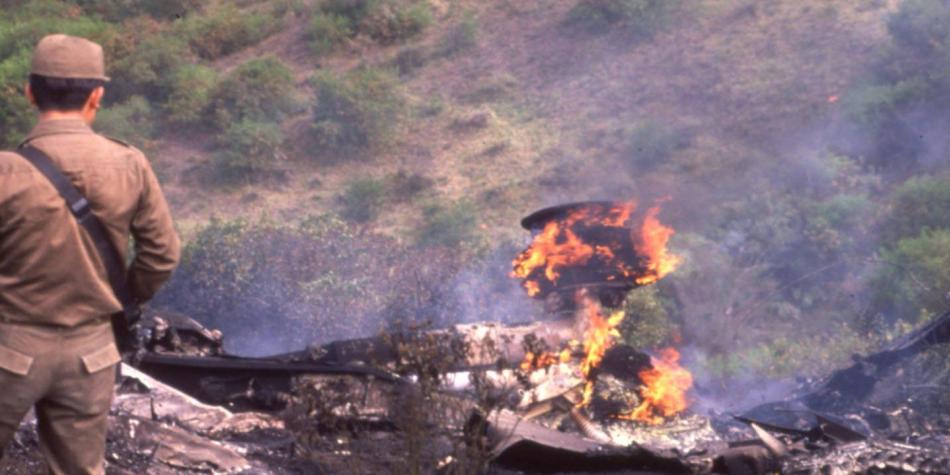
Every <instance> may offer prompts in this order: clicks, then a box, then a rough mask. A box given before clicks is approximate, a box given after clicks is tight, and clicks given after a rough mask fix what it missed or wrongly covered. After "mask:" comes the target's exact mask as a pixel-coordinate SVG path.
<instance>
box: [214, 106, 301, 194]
mask: <svg viewBox="0 0 950 475" xmlns="http://www.w3.org/2000/svg"><path fill="white" fill-rule="evenodd" d="M217 140H218V145H219V146H220V151H219V152H218V154H217V156H216V157H215V158H216V164H217V169H218V173H219V174H220V177H221V178H222V179H223V180H224V181H226V182H234V181H244V182H253V181H258V180H262V179H264V178H267V177H269V176H271V175H272V172H274V171H275V169H276V165H277V163H278V162H280V161H282V160H285V159H286V156H285V155H284V152H283V145H284V134H283V132H281V130H280V126H278V125H276V124H274V123H273V122H259V121H255V120H252V119H243V120H241V121H240V122H235V123H233V124H231V125H229V126H228V128H227V129H225V130H224V131H223V132H222V133H221V134H220V135H219V136H218V138H217Z"/></svg>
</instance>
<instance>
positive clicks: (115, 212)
mask: <svg viewBox="0 0 950 475" xmlns="http://www.w3.org/2000/svg"><path fill="white" fill-rule="evenodd" d="M25 143H29V144H30V145H32V146H34V147H36V148H37V149H39V150H41V151H42V152H44V153H46V154H47V155H49V157H50V159H52V161H53V162H54V163H55V164H56V165H57V166H58V167H59V169H60V170H61V171H62V172H63V174H65V175H66V176H67V177H69V178H70V180H71V181H72V183H73V184H74V185H75V186H76V187H77V188H78V189H79V191H80V192H81V193H82V194H83V195H84V196H85V197H86V199H87V200H88V201H89V202H90V205H91V208H92V212H93V213H94V214H95V215H96V216H97V217H98V218H99V220H100V221H101V222H102V224H103V226H104V227H105V228H106V231H107V233H108V235H109V238H110V239H111V240H112V242H113V244H114V245H115V246H116V248H117V249H118V250H119V252H120V254H122V255H123V258H124V259H125V261H126V262H129V257H130V255H131V256H132V258H131V262H130V267H129V272H128V281H129V286H130V288H131V291H132V294H133V295H134V297H135V298H136V299H138V300H142V301H145V300H148V299H149V298H151V297H152V296H153V295H154V293H155V292H156V291H157V290H158V288H159V287H160V286H161V285H162V284H163V283H164V282H165V281H166V280H167V279H168V278H169V277H170V276H171V273H172V270H173V269H174V268H175V266H176V264H177V262H178V258H179V254H180V250H181V245H180V242H179V239H178V235H177V234H176V232H175V230H174V227H173V225H172V218H171V214H170V213H169V210H168V204H167V203H166V202H165V198H164V196H163V195H162V192H161V190H160V189H159V185H158V180H157V179H156V178H155V174H154V172H153V171H152V168H151V166H150V165H149V162H148V160H147V159H146V158H145V155H143V154H142V152H140V151H139V150H137V149H136V148H134V147H131V146H129V145H126V144H123V143H120V142H117V141H114V140H111V139H108V138H106V137H103V136H101V135H98V134H96V133H95V132H93V131H92V129H91V128H90V127H89V126H87V125H86V124H85V123H84V122H83V121H82V120H79V119H75V120H73V119H66V120H45V121H40V122H39V123H38V124H37V125H36V127H35V128H34V129H33V130H32V131H31V132H30V133H29V135H27V138H26V140H25ZM130 233H131V236H132V237H134V246H133V247H134V253H130V250H131V249H130V245H129V237H130ZM119 310H121V305H120V304H119V302H118V300H117V299H116V297H115V295H113V292H112V289H111V288H110V286H109V282H108V280H107V278H106V270H105V267H104V266H103V264H102V261H101V260H100V259H99V255H98V253H97V251H96V249H95V245H94V243H93V242H92V240H91V239H90V238H89V236H88V235H87V234H86V232H85V230H83V229H82V227H81V226H79V224H78V223H77V222H76V220H75V218H74V217H73V216H72V215H71V214H70V212H69V210H68V209H67V206H66V204H65V202H64V200H63V198H62V197H61V196H60V195H59V193H58V192H57V191H56V188H55V187H53V185H52V184H50V183H49V181H48V180H47V179H46V177H45V176H43V174H42V173H40V172H39V171H38V170H36V169H35V168H34V167H33V165H31V164H30V163H29V162H27V161H26V160H25V159H23V158H22V157H20V156H19V155H17V154H14V153H10V152H0V321H6V322H16V323H34V324H44V325H54V326H65V327H74V326H77V325H81V324H84V323H87V322H90V321H93V320H96V319H101V318H103V317H105V316H107V315H109V314H112V313H115V312H117V311H119Z"/></svg>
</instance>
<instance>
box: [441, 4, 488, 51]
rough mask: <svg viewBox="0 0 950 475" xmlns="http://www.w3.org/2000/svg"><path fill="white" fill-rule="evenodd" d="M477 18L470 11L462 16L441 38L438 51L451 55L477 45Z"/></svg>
mask: <svg viewBox="0 0 950 475" xmlns="http://www.w3.org/2000/svg"><path fill="white" fill-rule="evenodd" d="M478 30H479V27H478V18H477V17H476V16H475V15H474V14H472V13H471V12H468V13H466V14H465V15H464V16H463V17H462V21H460V22H459V23H458V25H456V26H455V27H454V28H452V29H451V30H449V32H448V34H446V35H445V37H443V38H442V43H441V46H440V48H439V53H440V54H442V55H443V56H452V55H455V54H457V53H460V52H462V51H465V50H467V49H469V48H473V47H475V46H476V45H478Z"/></svg>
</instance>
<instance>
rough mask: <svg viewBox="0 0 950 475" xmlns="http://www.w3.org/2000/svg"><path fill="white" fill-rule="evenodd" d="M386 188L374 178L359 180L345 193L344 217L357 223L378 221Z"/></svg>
mask: <svg viewBox="0 0 950 475" xmlns="http://www.w3.org/2000/svg"><path fill="white" fill-rule="evenodd" d="M385 194H386V186H385V184H384V183H383V182H382V181H381V180H377V179H374V178H357V179H355V180H352V181H350V182H349V183H348V184H347V185H346V190H345V191H344V192H343V196H342V201H343V213H342V215H343V217H344V218H347V219H349V220H351V221H355V222H357V223H365V222H367V221H371V220H373V219H376V216H377V215H378V214H379V209H380V207H381V206H382V205H383V202H384V201H385Z"/></svg>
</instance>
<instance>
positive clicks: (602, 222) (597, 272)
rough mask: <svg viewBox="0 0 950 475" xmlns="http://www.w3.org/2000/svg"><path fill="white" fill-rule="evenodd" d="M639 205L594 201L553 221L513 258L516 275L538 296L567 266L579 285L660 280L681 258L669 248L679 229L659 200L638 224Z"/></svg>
mask: <svg viewBox="0 0 950 475" xmlns="http://www.w3.org/2000/svg"><path fill="white" fill-rule="evenodd" d="M636 211H637V204H636V203H635V202H633V201H630V202H626V203H618V204H611V203H589V204H585V205H584V206H581V207H578V208H577V209H574V210H572V211H570V212H569V213H567V216H565V217H562V218H561V219H554V220H551V221H548V222H547V223H545V224H544V227H543V229H541V231H540V232H539V233H538V234H537V235H536V236H535V238H534V240H533V241H532V242H531V245H530V246H528V248H527V249H525V250H524V251H523V252H522V253H521V254H519V255H518V257H517V258H515V260H514V262H512V272H511V276H512V277H515V278H518V279H521V280H522V286H523V287H524V288H525V290H526V291H527V292H528V295H530V296H532V297H535V296H542V297H543V296H544V295H543V294H545V293H546V292H547V291H550V290H552V289H554V288H557V287H558V285H559V284H560V280H561V278H562V276H563V274H564V273H565V272H570V273H571V278H570V279H564V280H566V281H568V284H574V285H576V284H581V285H582V284H585V283H588V282H589V281H594V282H627V283H629V284H630V286H631V287H633V286H636V285H646V284H651V283H653V282H656V281H657V280H659V279H661V278H663V276H665V275H667V274H669V273H670V272H672V271H673V270H674V269H675V268H676V266H677V265H679V263H680V258H679V257H677V256H675V255H673V254H671V253H670V252H669V251H668V250H667V248H666V245H667V243H668V242H669V239H670V237H671V236H673V234H674V231H673V229H672V228H670V227H667V226H665V225H663V224H662V223H661V222H660V220H659V218H658V217H657V216H658V215H659V213H660V208H659V206H654V207H652V208H649V209H648V210H646V212H644V213H640V214H639V215H636V216H639V218H638V219H639V220H640V224H639V226H637V225H633V224H635V223H636V220H635V219H634V217H635V212H636ZM632 225H633V226H632Z"/></svg>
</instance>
